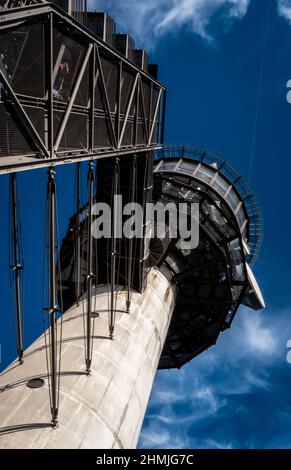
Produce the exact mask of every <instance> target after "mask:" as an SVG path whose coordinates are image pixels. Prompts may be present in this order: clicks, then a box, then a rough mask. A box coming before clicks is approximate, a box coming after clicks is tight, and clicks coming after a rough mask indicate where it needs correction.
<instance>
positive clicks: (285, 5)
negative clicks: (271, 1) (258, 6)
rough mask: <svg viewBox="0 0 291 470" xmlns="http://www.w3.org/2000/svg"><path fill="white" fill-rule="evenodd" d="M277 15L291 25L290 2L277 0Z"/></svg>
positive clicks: (289, 0)
mask: <svg viewBox="0 0 291 470" xmlns="http://www.w3.org/2000/svg"><path fill="white" fill-rule="evenodd" d="M277 2H278V13H279V15H280V16H282V17H283V18H285V19H286V20H288V21H289V23H291V0H277Z"/></svg>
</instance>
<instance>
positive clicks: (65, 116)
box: [54, 43, 93, 152]
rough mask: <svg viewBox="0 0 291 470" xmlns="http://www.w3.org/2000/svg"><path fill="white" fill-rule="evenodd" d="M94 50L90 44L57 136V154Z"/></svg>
mask: <svg viewBox="0 0 291 470" xmlns="http://www.w3.org/2000/svg"><path fill="white" fill-rule="evenodd" d="M92 49H93V43H90V44H89V46H88V49H87V52H86V54H85V57H84V60H83V63H82V65H81V69H80V71H79V74H78V77H77V80H76V83H75V85H74V88H73V91H72V95H71V98H70V101H69V103H68V106H67V108H66V112H65V115H64V117H63V120H62V123H61V126H60V129H59V132H58V135H57V137H56V140H55V145H54V151H55V152H57V151H58V148H59V145H60V143H61V140H62V137H63V134H64V131H65V128H66V125H67V122H68V119H69V116H70V113H71V110H72V107H73V104H74V102H75V99H76V96H77V93H78V91H79V87H80V84H81V81H82V78H83V75H84V73H85V69H86V67H87V64H88V61H89V58H90V54H91V52H92Z"/></svg>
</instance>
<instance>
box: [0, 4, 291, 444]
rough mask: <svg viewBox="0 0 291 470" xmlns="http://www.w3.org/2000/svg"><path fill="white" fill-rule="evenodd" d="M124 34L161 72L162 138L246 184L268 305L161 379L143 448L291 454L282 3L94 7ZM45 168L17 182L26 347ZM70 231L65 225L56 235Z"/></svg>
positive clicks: (286, 59)
mask: <svg viewBox="0 0 291 470" xmlns="http://www.w3.org/2000/svg"><path fill="white" fill-rule="evenodd" d="M89 5H90V6H91V8H92V9H96V10H103V9H104V10H107V11H108V12H109V13H111V14H112V16H113V17H114V18H115V19H116V20H117V22H118V25H119V28H118V29H119V30H120V31H123V32H125V31H126V32H129V33H131V34H132V35H133V36H134V37H135V39H136V44H137V46H138V47H145V48H147V49H148V50H149V52H150V54H151V57H152V61H153V62H157V63H158V64H159V78H160V80H161V82H162V83H163V84H165V85H166V86H167V88H168V106H167V127H166V142H167V143H183V144H187V143H188V144H197V145H202V146H206V147H210V148H213V149H215V150H217V151H219V152H220V153H223V154H225V155H226V157H227V158H229V159H230V160H231V161H232V162H233V163H234V165H235V166H236V167H237V168H238V169H241V171H242V172H243V173H244V174H245V175H246V176H248V177H249V180H250V183H251V185H252V186H253V188H254V189H255V192H256V194H257V196H258V199H259V201H260V203H261V206H262V209H263V213H264V218H265V237H264V244H263V248H262V251H261V254H260V257H259V260H258V262H257V263H256V265H255V273H256V276H257V278H258V280H259V282H260V285H261V287H262V291H263V293H264V296H265V300H266V303H267V308H266V310H265V311H263V312H258V313H256V312H252V311H250V310H248V309H246V308H241V309H240V310H239V312H238V315H237V318H236V320H235V322H234V324H233V327H232V329H231V330H230V331H228V332H225V333H224V334H223V335H222V336H221V337H220V339H219V341H218V343H217V345H216V346H215V347H214V348H212V349H210V350H209V351H207V352H205V353H203V354H202V355H201V356H199V357H198V358H196V359H195V360H193V361H192V363H191V364H188V365H186V366H185V367H184V368H183V369H181V370H179V371H161V372H158V374H157V377H156V381H155V384H154V387H153V391H152V396H151V400H150V403H149V406H148V410H147V415H146V418H145V422H144V425H143V430H142V434H141V438H140V442H139V446H140V447H149V448H159V447H161V448H163V447H180V448H183V447H184V448H191V447H192V448H219V447H223V448H226V447H235V448H272V447H274V448H277V447H288V448H290V447H291V433H290V418H291V400H290V387H291V365H289V364H288V363H287V361H286V355H287V348H286V343H287V340H288V339H290V338H291V299H290V281H291V266H290V260H291V244H290V233H289V232H290V228H291V222H290V208H289V201H288V200H289V197H290V173H291V161H290V153H291V132H290V128H291V105H289V104H288V103H287V101H286V94H287V88H286V84H287V81H288V80H289V79H291V58H290V52H289V51H290V48H291V1H282V0H281V1H280V0H278V1H276V0H249V1H248V0H229V1H226V0H139V1H137V0H114V1H113V0H104V1H103V0H102V1H90V0H89ZM45 182H46V174H45V171H34V172H31V173H26V174H24V173H23V174H21V175H20V178H19V186H20V194H21V209H22V211H23V213H25V217H26V220H25V224H24V226H23V237H24V251H25V268H26V269H25V271H26V273H27V274H26V290H25V292H26V294H25V303H26V311H25V314H26V320H25V343H26V345H28V344H29V343H30V342H31V341H32V340H33V339H34V338H35V337H36V336H38V335H39V334H40V333H41V332H42V293H41V290H42V286H41V284H42V254H43V240H44V224H43V213H44V202H45V201H44V199H45V193H44V191H45ZM57 182H58V193H59V215H60V218H61V220H63V221H67V220H68V218H69V216H70V215H71V214H72V212H73V197H72V195H73V185H74V170H73V168H69V167H66V168H64V169H61V168H59V169H58V171H57ZM7 194H8V178H7V177H1V199H0V210H1V214H2V225H1V229H2V230H1V231H0V246H1V247H2V252H1V256H0V280H1V282H0V285H1V304H2V309H1V319H0V343H1V352H2V363H1V365H0V367H1V368H3V367H5V366H6V365H7V364H8V363H9V362H11V360H12V359H13V358H14V356H15V341H14V338H13V321H12V316H11V308H10V293H9V278H8V274H7V273H8V270H7V265H8V259H7V246H8V229H7V224H8V215H7ZM65 230H66V223H63V224H62V225H61V226H60V232H61V236H62V235H63V234H64V233H65Z"/></svg>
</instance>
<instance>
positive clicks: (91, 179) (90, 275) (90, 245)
mask: <svg viewBox="0 0 291 470" xmlns="http://www.w3.org/2000/svg"><path fill="white" fill-rule="evenodd" d="M88 186H89V214H88V227H87V237H88V259H87V328H86V374H87V375H90V372H91V319H92V298H91V297H92V279H93V273H92V259H93V243H92V206H93V195H94V163H93V162H90V163H89V171H88Z"/></svg>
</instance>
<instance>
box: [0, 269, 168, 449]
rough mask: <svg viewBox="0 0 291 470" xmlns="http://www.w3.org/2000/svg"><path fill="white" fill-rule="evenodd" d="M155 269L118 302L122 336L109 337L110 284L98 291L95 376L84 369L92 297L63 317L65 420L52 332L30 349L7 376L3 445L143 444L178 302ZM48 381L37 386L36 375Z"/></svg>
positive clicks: (1, 412)
mask: <svg viewBox="0 0 291 470" xmlns="http://www.w3.org/2000/svg"><path fill="white" fill-rule="evenodd" d="M163 272H164V274H163V273H162V272H161V271H159V270H157V269H152V270H151V272H150V273H149V276H148V283H147V288H146V289H145V291H144V292H143V294H138V293H133V294H132V300H131V309H130V313H129V314H128V313H125V302H126V292H125V291H122V290H120V291H119V292H118V296H117V304H116V334H115V336H114V340H113V341H111V340H110V339H109V338H108V319H107V315H108V297H107V289H106V287H99V288H97V290H96V291H95V293H94V296H93V304H96V306H98V312H99V315H100V317H99V318H98V319H97V320H96V322H95V327H94V341H93V361H92V372H91V376H86V375H85V373H84V372H82V370H83V369H84V337H83V312H84V311H85V312H86V308H87V307H86V300H83V301H81V303H80V305H79V306H78V307H76V306H73V307H72V308H71V309H70V310H69V311H68V312H67V313H66V314H65V315H64V320H63V346H62V372H61V381H60V404H59V405H60V407H59V408H60V413H59V421H60V426H59V428H58V429H52V427H51V423H50V421H49V416H50V410H49V401H48V375H47V368H46V361H45V349H46V345H45V337H44V336H41V337H40V338H39V339H38V340H36V341H35V342H34V343H33V344H32V345H31V346H30V347H29V348H28V349H27V350H26V351H25V353H24V354H25V363H24V364H23V365H21V366H20V365H18V363H17V362H15V363H13V364H11V366H10V367H8V369H7V370H6V371H4V372H3V374H2V376H1V378H0V391H1V400H0V421H1V429H0V448H11V449H14V448H26V449H27V448H34V449H36V448H83V449H84V448H94V449H98V448H99V449H102V448H103V449H104V448H106V449H110V448H119V449H120V448H121V449H122V448H133V447H135V446H136V444H137V441H138V437H139V433H140V429H141V425H142V422H143V418H144V414H145V410H146V406H147V403H148V399H149V395H150V391H151V388H152V384H153V380H154V376H155V373H156V369H157V366H158V361H159V357H160V354H161V351H162V348H163V345H164V342H165V338H166V336H167V331H168V327H169V323H170V320H171V315H172V311H173V308H174V304H175V292H174V288H173V287H172V286H171V285H170V282H169V281H168V279H167V276H168V274H167V271H166V270H164V269H163ZM33 378H38V379H39V378H42V379H43V380H44V386H43V387H42V388H38V389H31V388H29V387H28V386H27V384H28V382H29V380H31V379H33Z"/></svg>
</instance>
